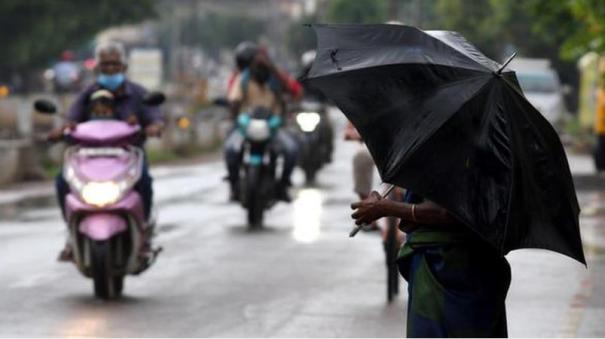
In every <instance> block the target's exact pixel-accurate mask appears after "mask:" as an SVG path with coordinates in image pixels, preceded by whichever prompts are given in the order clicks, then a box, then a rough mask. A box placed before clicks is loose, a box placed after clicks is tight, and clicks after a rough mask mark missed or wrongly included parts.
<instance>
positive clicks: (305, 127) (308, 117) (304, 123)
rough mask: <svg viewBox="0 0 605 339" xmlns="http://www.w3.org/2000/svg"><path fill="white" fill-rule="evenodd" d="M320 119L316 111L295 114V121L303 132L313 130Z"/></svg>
mask: <svg viewBox="0 0 605 339" xmlns="http://www.w3.org/2000/svg"><path fill="white" fill-rule="evenodd" d="M320 121H321V116H320V115H319V114H318V113H316V112H301V113H298V114H297V115H296V123H298V126H300V129H301V130H302V131H303V132H313V131H314V130H315V128H316V127H317V125H319V122H320Z"/></svg>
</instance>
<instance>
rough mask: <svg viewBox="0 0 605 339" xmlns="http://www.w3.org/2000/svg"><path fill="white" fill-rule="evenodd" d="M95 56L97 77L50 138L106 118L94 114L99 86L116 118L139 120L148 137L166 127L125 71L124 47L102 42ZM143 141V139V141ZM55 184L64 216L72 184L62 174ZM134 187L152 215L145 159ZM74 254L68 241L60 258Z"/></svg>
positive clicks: (150, 180) (58, 136)
mask: <svg viewBox="0 0 605 339" xmlns="http://www.w3.org/2000/svg"><path fill="white" fill-rule="evenodd" d="M95 60H96V62H97V66H96V72H97V81H96V82H95V83H94V84H91V85H90V86H88V87H87V88H85V89H84V90H83V91H82V92H81V93H80V94H79V95H78V96H77V98H76V100H75V101H74V103H73V104H72V106H71V108H70V109H69V112H68V115H67V119H68V122H67V123H66V124H65V125H64V126H62V127H61V128H59V129H57V130H55V131H53V132H51V134H50V135H49V140H59V139H61V138H62V137H63V134H64V131H65V129H66V128H73V126H75V124H77V123H81V122H85V121H88V120H93V119H99V118H103V117H99V116H97V115H96V114H93V113H94V112H93V110H92V108H93V107H92V105H91V104H92V103H93V101H96V100H94V99H95V98H94V96H95V95H99V94H98V93H99V90H102V91H104V92H106V93H105V94H103V96H104V97H106V98H108V97H109V96H111V106H112V107H111V112H112V118H113V119H118V120H124V121H128V122H129V123H138V124H140V125H141V127H142V128H143V129H144V132H145V135H146V136H147V137H154V136H156V137H157V136H160V135H161V133H162V130H163V127H164V116H163V114H162V113H161V112H160V111H159V110H158V109H157V108H156V107H152V106H147V105H144V104H143V98H144V96H145V95H146V94H147V91H146V90H145V89H144V88H143V87H142V86H140V85H138V84H136V83H134V82H131V81H129V80H127V79H126V77H125V71H126V67H127V64H126V53H125V50H124V47H123V46H122V45H121V44H119V43H116V42H109V43H104V44H100V45H98V46H97V48H96V50H95ZM107 94H109V96H108V95H107ZM105 118H107V117H105ZM143 142H144V141H141V143H143ZM140 146H143V145H140ZM55 184H56V190H57V199H58V201H59V205H60V206H61V210H62V212H63V216H65V197H66V196H67V194H68V193H69V185H68V184H67V182H66V181H65V178H63V175H62V174H59V175H58V176H57V178H56V181H55ZM135 189H136V190H137V191H138V192H139V194H140V195H141V197H142V199H143V203H144V210H145V217H146V218H147V219H149V217H150V214H151V205H152V197H153V190H152V178H151V176H150V174H149V169H148V164H147V161H146V159H145V161H144V166H143V169H142V173H141V179H140V180H139V182H138V183H137V184H136V185H135ZM72 257H73V253H72V249H71V247H70V246H69V244H66V246H65V248H64V249H63V250H62V251H61V253H60V255H59V260H60V261H69V260H71V259H72Z"/></svg>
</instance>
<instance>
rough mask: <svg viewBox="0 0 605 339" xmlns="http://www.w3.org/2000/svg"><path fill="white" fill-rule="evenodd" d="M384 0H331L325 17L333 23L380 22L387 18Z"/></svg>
mask: <svg viewBox="0 0 605 339" xmlns="http://www.w3.org/2000/svg"><path fill="white" fill-rule="evenodd" d="M387 8H388V7H387V1H386V0H332V1H331V2H330V4H329V7H328V10H327V13H326V19H327V20H328V22H333V23H358V24H369V23H373V24H376V23H382V22H384V21H386V20H387V18H388V13H387Z"/></svg>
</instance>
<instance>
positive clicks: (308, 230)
mask: <svg viewBox="0 0 605 339" xmlns="http://www.w3.org/2000/svg"><path fill="white" fill-rule="evenodd" d="M322 202H323V195H322V192H321V191H320V190H319V189H317V188H306V189H302V190H300V191H299V192H298V196H297V198H296V200H295V201H294V214H293V216H294V232H293V233H292V234H293V236H294V239H295V240H297V241H299V242H302V243H312V242H314V241H315V240H317V239H318V238H319V234H320V227H321V214H322Z"/></svg>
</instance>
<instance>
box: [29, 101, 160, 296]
mask: <svg viewBox="0 0 605 339" xmlns="http://www.w3.org/2000/svg"><path fill="white" fill-rule="evenodd" d="M164 100H165V98H164V95H163V94H161V93H153V94H151V95H149V96H148V97H146V98H145V99H144V102H143V103H144V104H147V105H154V106H156V105H160V104H161V103H162V102H163V101H164ZM34 108H35V110H36V111H38V112H40V113H45V114H53V113H55V112H56V108H55V107H54V105H53V104H52V103H51V102H49V101H46V100H37V101H36V102H35V104H34ZM140 137H141V128H140V127H139V126H138V125H130V124H128V123H126V122H123V121H117V120H93V121H88V122H83V123H80V124H77V125H76V126H75V127H74V128H73V129H71V130H65V131H64V140H65V141H67V142H68V144H69V145H70V146H69V147H68V148H67V149H66V151H65V154H64V166H63V175H64V177H65V180H66V181H67V183H68V184H69V187H70V193H69V194H68V195H67V197H66V198H65V218H66V222H67V226H68V231H69V244H70V245H71V248H72V250H73V257H74V263H75V265H76V267H77V268H78V270H79V271H80V272H81V273H82V274H83V275H84V276H86V277H88V278H91V279H92V280H93V286H94V293H95V296H97V297H98V298H102V299H114V298H118V297H120V296H121V294H122V291H123V288H124V278H125V276H126V275H128V274H134V275H136V274H140V273H142V272H143V271H145V270H146V269H147V268H149V267H150V266H151V265H152V264H153V262H154V261H155V259H156V257H157V255H158V254H159V252H160V251H161V248H158V249H155V250H153V251H152V252H151V256H148V255H143V251H144V249H145V245H149V244H150V242H151V238H152V236H153V230H154V226H155V225H154V224H155V222H154V220H153V218H151V219H152V220H147V218H145V213H144V208H143V202H142V198H141V196H140V195H139V193H137V192H136V191H135V190H134V185H135V184H136V183H137V181H138V180H139V178H140V176H141V172H142V168H143V160H144V154H143V150H142V149H141V148H139V147H136V146H134V145H135V144H136V142H137V141H138V140H139V138H140Z"/></svg>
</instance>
